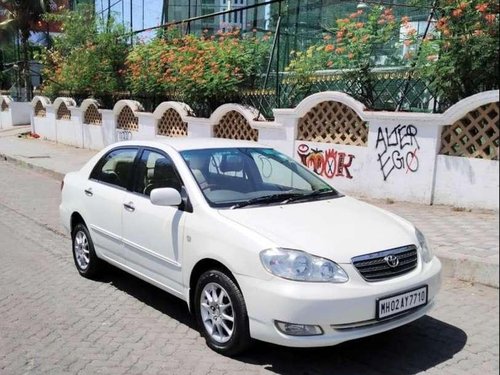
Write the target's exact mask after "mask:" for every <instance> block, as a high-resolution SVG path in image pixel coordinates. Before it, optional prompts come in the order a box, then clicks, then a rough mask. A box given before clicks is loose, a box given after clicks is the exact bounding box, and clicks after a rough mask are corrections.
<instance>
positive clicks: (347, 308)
mask: <svg viewBox="0 0 500 375" xmlns="http://www.w3.org/2000/svg"><path fill="white" fill-rule="evenodd" d="M342 267H343V268H344V270H345V271H346V272H347V273H348V274H349V277H350V280H349V281H348V282H347V283H345V284H332V283H312V282H297V281H289V280H284V279H281V278H277V277H274V278H273V279H272V280H270V281H269V280H267V281H266V280H258V279H255V278H252V277H249V276H244V275H237V280H238V283H239V285H240V287H241V289H242V292H243V296H244V298H245V302H246V306H247V311H248V316H249V322H250V334H251V336H252V337H253V338H255V339H258V340H262V341H267V342H271V343H274V344H278V345H284V346H292V347H316V346H330V345H336V344H339V343H341V342H344V341H348V340H353V339H357V338H361V337H365V336H370V335H373V334H377V333H380V332H384V331H388V330H390V329H393V328H396V327H399V326H402V325H404V324H407V323H410V322H412V321H414V320H416V319H418V318H420V317H422V316H423V315H425V314H426V313H427V312H428V311H429V310H430V309H431V308H432V306H433V304H434V297H435V296H436V294H437V293H438V291H439V289H440V286H441V263H440V261H439V260H438V259H437V258H436V257H434V258H433V260H432V261H431V262H430V263H427V264H422V262H421V261H420V262H419V265H418V266H417V268H416V269H415V270H413V271H412V272H410V273H408V274H405V275H403V276H400V277H396V278H393V279H389V280H385V281H381V282H366V281H364V280H363V279H362V278H361V276H360V275H359V274H358V273H357V271H356V269H355V268H354V266H352V265H344V264H343V265H342ZM424 285H427V286H428V301H429V302H428V304H427V305H426V306H423V307H420V308H417V309H415V310H412V311H411V312H408V313H406V314H402V315H401V316H398V317H395V318H393V319H388V320H385V321H376V320H375V313H376V312H375V310H376V300H377V299H378V298H382V297H386V296H390V295H394V294H397V293H400V292H405V291H407V290H410V289H414V288H417V287H420V286H424ZM276 320H278V321H282V322H289V323H296V324H311V325H319V326H321V329H322V330H323V332H324V334H323V335H319V336H289V335H285V334H283V333H281V332H280V331H279V330H278V329H277V328H276V326H275V323H274V322H275V321H276Z"/></svg>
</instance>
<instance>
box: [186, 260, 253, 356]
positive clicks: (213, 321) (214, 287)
mask: <svg viewBox="0 0 500 375" xmlns="http://www.w3.org/2000/svg"><path fill="white" fill-rule="evenodd" d="M194 311H195V315H196V321H197V322H198V326H199V327H200V331H201V334H202V336H203V337H204V338H205V340H206V342H207V345H208V346H209V347H210V348H211V349H212V350H214V351H216V352H217V353H220V354H223V355H226V356H234V355H237V354H239V353H241V352H243V351H244V350H245V349H247V348H248V347H249V346H250V344H251V338H250V330H249V327H248V315H247V309H246V305H245V300H244V299H243V294H242V293H241V291H240V289H239V287H238V285H236V283H235V282H234V281H233V279H231V278H230V277H229V276H228V275H226V274H225V273H223V272H221V271H218V270H210V271H207V272H205V273H203V274H202V275H201V276H200V278H199V279H198V282H197V284H196V289H195V295H194Z"/></svg>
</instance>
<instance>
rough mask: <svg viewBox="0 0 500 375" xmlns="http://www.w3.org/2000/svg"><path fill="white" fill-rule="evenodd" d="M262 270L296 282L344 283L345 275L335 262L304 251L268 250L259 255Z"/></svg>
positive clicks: (346, 277) (346, 278) (347, 278)
mask: <svg viewBox="0 0 500 375" xmlns="http://www.w3.org/2000/svg"><path fill="white" fill-rule="evenodd" d="M260 260H261V262H262V264H263V265H264V268H265V269H266V270H268V271H269V272H271V273H272V274H273V275H275V276H279V277H282V278H284V279H289V280H297V281H319V282H331V283H345V282H346V281H347V280H349V277H348V276H347V273H346V272H345V271H344V270H343V269H342V268H341V267H340V266H339V265H338V264H337V263H335V262H332V261H331V260H328V259H324V258H319V257H316V256H314V255H311V254H308V253H306V252H304V251H299V250H291V249H282V248H275V249H268V250H264V251H262V252H261V253H260Z"/></svg>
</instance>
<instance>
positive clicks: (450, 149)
mask: <svg viewBox="0 0 500 375" xmlns="http://www.w3.org/2000/svg"><path fill="white" fill-rule="evenodd" d="M498 114H499V109H498V102H496V103H490V104H486V105H483V106H481V107H479V108H476V109H475V110H473V111H471V112H469V113H468V114H467V115H466V116H464V117H462V118H461V119H460V120H458V121H457V122H455V123H454V124H453V125H449V126H445V127H444V128H443V133H442V135H441V150H440V154H442V155H450V156H463V157H467V158H479V159H489V160H498V146H499V127H498V120H499V115H498Z"/></svg>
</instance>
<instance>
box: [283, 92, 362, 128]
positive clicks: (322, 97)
mask: <svg viewBox="0 0 500 375" xmlns="http://www.w3.org/2000/svg"><path fill="white" fill-rule="evenodd" d="M327 101H334V102H339V103H342V104H344V105H346V106H348V107H350V108H352V109H353V110H354V112H356V114H357V115H358V116H359V117H360V118H361V120H364V121H366V120H367V119H366V114H365V105H364V104H363V103H361V102H359V101H357V100H356V99H354V98H353V97H352V96H350V95H347V94H345V93H343V92H339V91H323V92H318V93H316V94H312V95H310V96H308V97H306V98H304V99H302V101H301V102H300V103H299V104H298V105H297V106H296V107H295V108H278V109H274V110H273V113H274V116H290V115H292V116H295V117H299V118H302V117H304V116H305V115H306V114H307V112H309V111H310V110H311V108H313V107H315V106H317V105H318V104H320V103H323V102H327Z"/></svg>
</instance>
